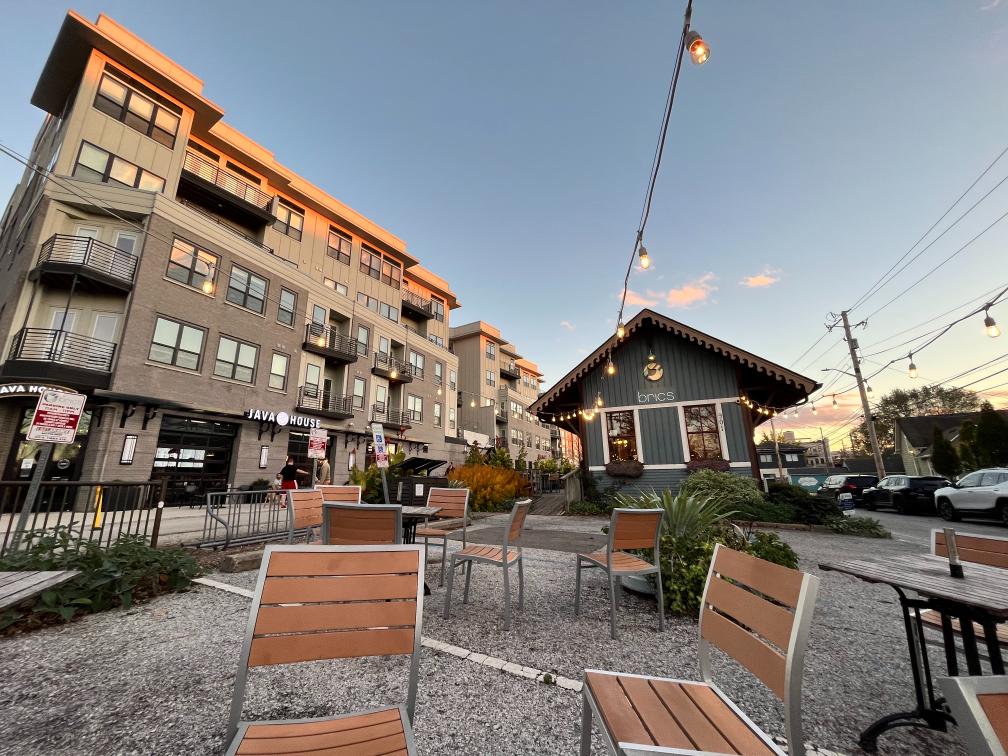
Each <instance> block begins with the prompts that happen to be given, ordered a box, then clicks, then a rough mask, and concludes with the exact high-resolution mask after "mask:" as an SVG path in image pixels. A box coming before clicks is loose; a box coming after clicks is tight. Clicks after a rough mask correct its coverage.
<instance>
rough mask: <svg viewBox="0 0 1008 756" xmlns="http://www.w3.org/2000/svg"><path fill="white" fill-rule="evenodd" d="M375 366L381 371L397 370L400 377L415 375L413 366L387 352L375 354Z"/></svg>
mask: <svg viewBox="0 0 1008 756" xmlns="http://www.w3.org/2000/svg"><path fill="white" fill-rule="evenodd" d="M374 366H375V367H376V368H378V369H379V370H395V371H396V372H397V373H399V375H400V376H403V375H413V366H412V365H410V364H409V363H408V362H406V361H404V360H400V359H399V358H398V357H393V356H392V355H390V354H385V352H375V353H374Z"/></svg>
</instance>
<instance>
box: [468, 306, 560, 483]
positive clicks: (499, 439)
mask: <svg viewBox="0 0 1008 756" xmlns="http://www.w3.org/2000/svg"><path fill="white" fill-rule="evenodd" d="M451 348H452V351H453V352H454V353H455V355H456V356H457V357H458V361H459V376H460V378H461V382H460V383H459V394H458V404H459V421H460V423H461V428H462V429H463V431H469V432H471V433H475V434H479V435H482V436H486V437H487V438H488V439H489V440H490V442H491V443H492V444H493V445H494V446H496V447H498V448H503V449H507V450H508V452H509V453H510V454H511V457H512V458H513V459H518V457H519V455H521V453H522V450H523V449H524V453H525V460H526V461H527V462H528V463H529V464H532V463H534V462H535V461H536V460H539V459H546V458H549V457H553V458H559V457H567V458H569V459H577V458H578V456H579V455H578V456H576V452H578V451H579V450H578V449H577V446H576V444H575V443H574V442H573V441H572V439H571V438H570V434H569V433H568V432H567V431H562V430H561V429H559V428H556V427H555V426H552V425H550V424H548V423H545V422H543V421H542V420H541V419H540V418H539V417H537V416H535V415H534V414H532V412H530V411H529V407H530V406H531V405H532V403H533V402H535V400H536V399H538V398H539V386H540V384H541V383H542V373H541V372H540V371H539V367H538V366H537V365H536V364H535V363H534V362H531V361H529V360H527V359H525V358H524V357H522V356H521V355H520V354H519V353H518V350H517V349H516V348H515V346H514V344H512V343H511V342H509V341H508V340H506V339H505V338H503V337H502V336H501V332H500V329H498V328H497V327H495V326H493V325H490V324H489V323H486V322H484V321H482V320H478V321H476V322H473V323H466V324H465V325H461V326H456V327H454V328H452V330H451Z"/></svg>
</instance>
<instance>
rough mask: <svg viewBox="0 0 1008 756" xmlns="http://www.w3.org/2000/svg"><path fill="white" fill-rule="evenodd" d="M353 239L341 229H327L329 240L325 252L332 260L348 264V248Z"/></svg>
mask: <svg viewBox="0 0 1008 756" xmlns="http://www.w3.org/2000/svg"><path fill="white" fill-rule="evenodd" d="M352 245H353V241H352V240H351V238H350V237H349V236H347V235H346V234H344V233H343V232H342V231H337V230H336V229H335V228H330V229H329V241H328V243H327V246H326V254H327V255H329V257H331V258H332V259H334V260H339V261H340V262H341V263H343V264H344V265H349V264H350V248H351V247H352Z"/></svg>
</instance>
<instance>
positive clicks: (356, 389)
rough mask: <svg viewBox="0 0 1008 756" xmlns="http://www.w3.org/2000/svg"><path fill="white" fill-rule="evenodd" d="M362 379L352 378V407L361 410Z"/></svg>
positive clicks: (362, 397)
mask: <svg viewBox="0 0 1008 756" xmlns="http://www.w3.org/2000/svg"><path fill="white" fill-rule="evenodd" d="M364 388H365V386H364V379H363V378H354V382H353V406H354V407H355V408H356V409H361V408H362V407H363V406H364Z"/></svg>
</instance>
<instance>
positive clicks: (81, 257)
mask: <svg viewBox="0 0 1008 756" xmlns="http://www.w3.org/2000/svg"><path fill="white" fill-rule="evenodd" d="M47 264H52V265H67V266H75V267H80V268H81V269H83V270H82V272H84V273H85V274H86V273H88V272H95V273H101V274H104V275H105V276H108V277H109V278H114V279H116V280H119V281H122V282H124V283H128V284H132V283H133V277H134V276H135V275H136V268H137V258H136V256H135V255H131V254H130V253H129V252H123V251H122V250H121V249H119V248H117V247H113V246H112V245H111V244H105V243H104V242H100V241H98V240H97V239H91V238H90V237H87V236H68V235H66V234H53V235H52V236H50V237H49V238H48V239H46V241H45V242H44V243H43V244H42V249H41V251H40V252H39V256H38V262H37V265H39V266H42V265H47Z"/></svg>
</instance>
